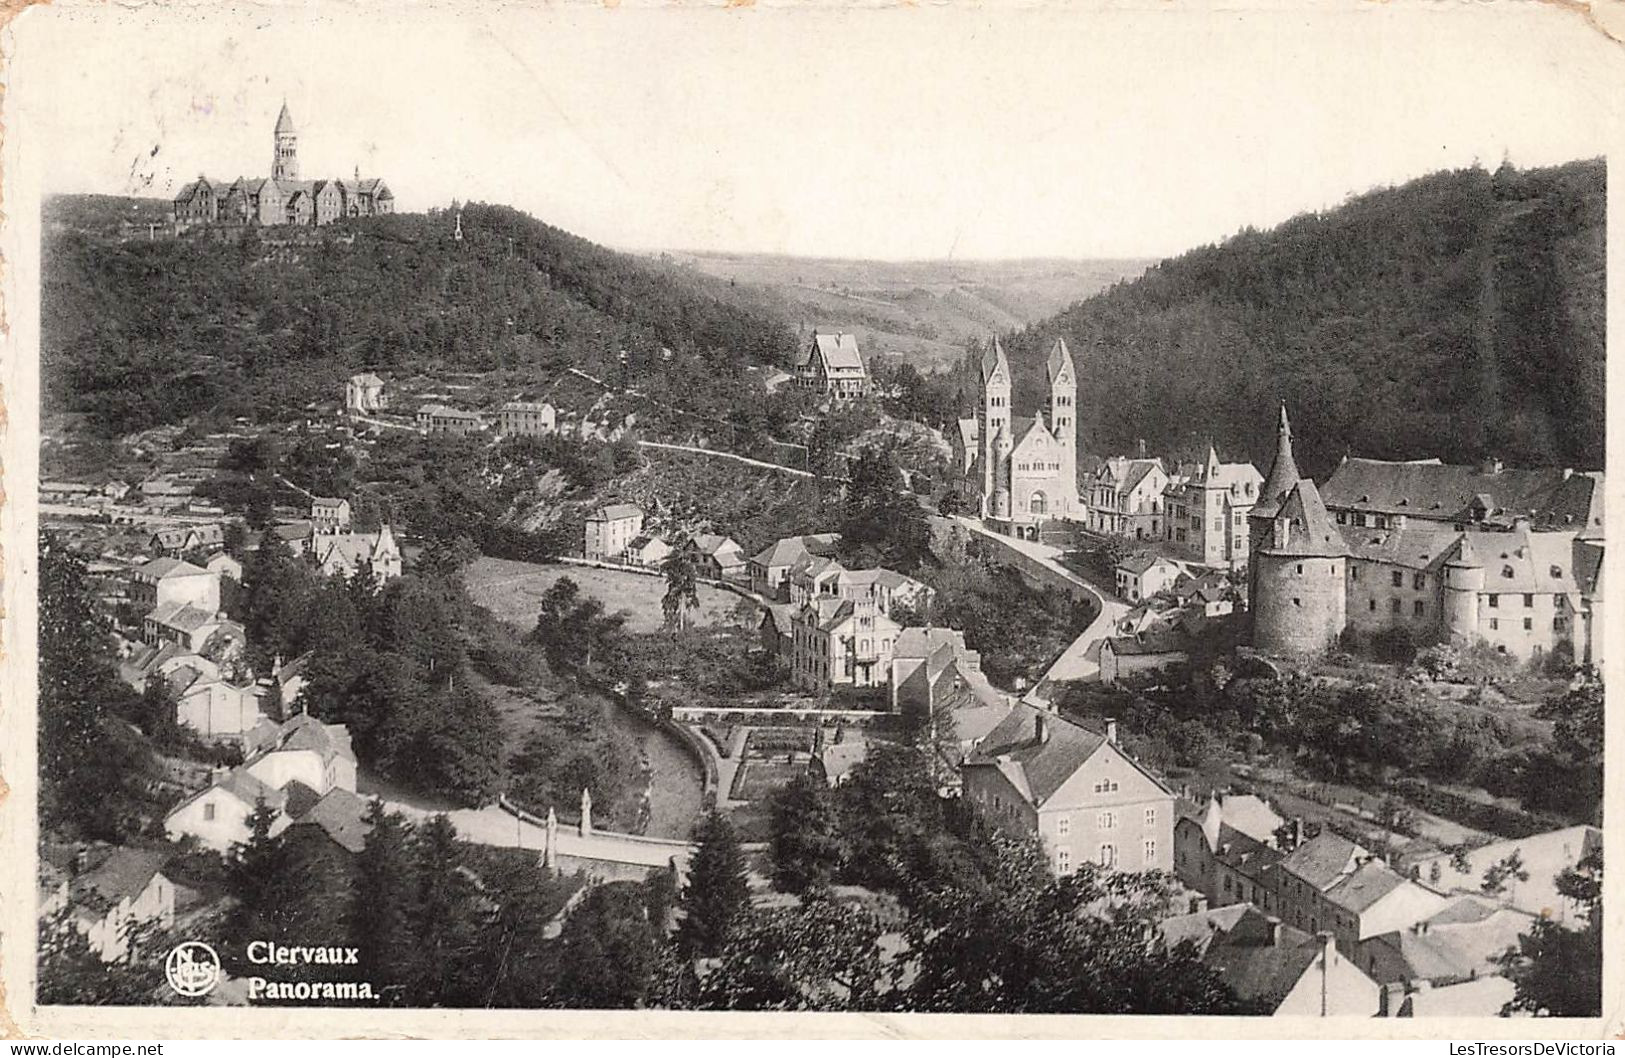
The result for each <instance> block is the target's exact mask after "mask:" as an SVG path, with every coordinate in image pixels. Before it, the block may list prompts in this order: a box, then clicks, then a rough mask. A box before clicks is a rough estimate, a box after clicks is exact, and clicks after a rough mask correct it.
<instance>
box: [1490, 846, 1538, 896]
mask: <svg viewBox="0 0 1625 1058" xmlns="http://www.w3.org/2000/svg"><path fill="white" fill-rule="evenodd" d="M1528 880H1529V872H1528V871H1526V870H1524V867H1523V853H1522V852H1520V851H1519V850H1518V849H1513V850H1512V851H1511V852H1510V853H1509V854H1508V855H1507V856H1506V857H1504V858H1503V859H1500V860H1498V861H1496V862H1495V863H1492V864H1491V865H1490V866H1489V868H1488V869H1487V870H1485V872H1484V881H1483V884H1482V885H1480V886H1479V889H1480V890H1481V891H1482V892H1483V893H1484V895H1485V896H1500V895H1501V894H1502V893H1504V892H1506V890H1507V883H1508V882H1527V881H1528Z"/></svg>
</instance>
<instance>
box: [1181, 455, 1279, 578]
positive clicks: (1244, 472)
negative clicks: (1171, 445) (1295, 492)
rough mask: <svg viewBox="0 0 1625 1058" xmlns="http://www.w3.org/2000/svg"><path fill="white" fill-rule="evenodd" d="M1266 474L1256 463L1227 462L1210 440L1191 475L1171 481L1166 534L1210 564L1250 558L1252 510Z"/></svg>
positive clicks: (1223, 565)
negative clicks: (1248, 532) (1249, 535)
mask: <svg viewBox="0 0 1625 1058" xmlns="http://www.w3.org/2000/svg"><path fill="white" fill-rule="evenodd" d="M1263 484H1264V477H1263V475H1262V474H1260V473H1259V472H1258V468H1257V467H1255V466H1253V465H1252V464H1251V463H1221V462H1219V453H1218V451H1217V450H1216V449H1214V448H1213V446H1211V445H1209V446H1208V450H1207V461H1206V462H1205V463H1202V464H1199V465H1198V466H1197V467H1196V468H1194V472H1193V473H1192V474H1191V476H1190V477H1188V478H1186V479H1185V480H1183V481H1173V482H1170V484H1169V486H1168V488H1167V490H1166V491H1165V493H1164V496H1163V510H1164V516H1165V517H1164V521H1163V529H1164V532H1165V533H1166V537H1165V538H1166V539H1167V540H1168V541H1169V542H1170V543H1172V544H1173V545H1174V547H1175V548H1176V549H1177V550H1178V551H1179V552H1180V553H1181V554H1184V555H1187V556H1189V557H1190V558H1191V559H1193V560H1194V561H1196V562H1199V563H1201V564H1202V565H1204V566H1211V567H1214V568H1220V569H1236V568H1238V567H1241V566H1245V565H1246V564H1247V554H1248V549H1249V543H1248V538H1247V516H1248V514H1249V513H1251V511H1252V509H1253V504H1255V503H1257V502H1258V491H1259V488H1260V486H1262V485H1263Z"/></svg>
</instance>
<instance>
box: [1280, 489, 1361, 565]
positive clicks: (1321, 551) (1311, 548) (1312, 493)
mask: <svg viewBox="0 0 1625 1058" xmlns="http://www.w3.org/2000/svg"><path fill="white" fill-rule="evenodd" d="M1274 517H1275V518H1276V519H1277V521H1285V522H1286V537H1285V539H1283V540H1282V541H1281V542H1280V544H1276V543H1274V542H1273V541H1266V542H1265V545H1264V550H1265V551H1266V552H1268V553H1269V554H1272V555H1283V556H1292V557H1295V558H1339V557H1342V556H1345V555H1347V554H1348V553H1349V549H1348V544H1347V543H1346V542H1345V541H1344V540H1343V534H1341V533H1339V532H1338V531H1337V526H1335V525H1333V524H1332V518H1331V515H1330V514H1328V513H1327V512H1326V504H1325V503H1324V502H1322V501H1321V498H1320V490H1319V489H1317V488H1315V483H1314V482H1313V481H1310V480H1309V479H1308V478H1301V479H1299V480H1298V481H1297V482H1296V483H1294V484H1293V486H1292V489H1291V490H1290V491H1289V492H1288V493H1287V494H1286V498H1285V499H1283V500H1282V501H1281V507H1280V510H1279V511H1277V512H1276V513H1275V515H1274Z"/></svg>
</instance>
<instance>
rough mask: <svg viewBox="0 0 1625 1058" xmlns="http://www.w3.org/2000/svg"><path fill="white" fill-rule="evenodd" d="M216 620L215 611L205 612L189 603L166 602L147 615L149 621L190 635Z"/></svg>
mask: <svg viewBox="0 0 1625 1058" xmlns="http://www.w3.org/2000/svg"><path fill="white" fill-rule="evenodd" d="M214 619H215V613H214V611H213V610H203V609H199V608H198V607H196V606H193V605H192V604H191V603H189V602H166V603H163V604H161V605H159V606H158V607H156V608H155V609H154V610H153V611H152V612H151V613H149V614H147V620H149V621H153V622H156V623H157V624H160V625H162V626H163V627H165V628H173V629H174V630H175V631H177V632H185V633H187V634H188V635H190V634H191V633H193V632H196V631H197V630H198V629H200V628H202V627H204V626H205V625H208V624H210V623H211V622H213V621H214Z"/></svg>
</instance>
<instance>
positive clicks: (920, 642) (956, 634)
mask: <svg viewBox="0 0 1625 1058" xmlns="http://www.w3.org/2000/svg"><path fill="white" fill-rule="evenodd" d="M943 647H949V648H950V649H952V650H953V651H954V653H955V654H956V655H957V654H962V653H965V652H966V648H965V634H964V633H963V632H961V631H959V630H958V629H957V628H946V627H941V626H936V627H928V628H905V629H903V630H902V631H901V632H899V633H898V634H897V641H896V642H895V643H894V644H893V645H892V657H894V658H929V657H932V656H934V655H935V654H936V653H937V652H938V651H939V650H941V649H942V648H943Z"/></svg>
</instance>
